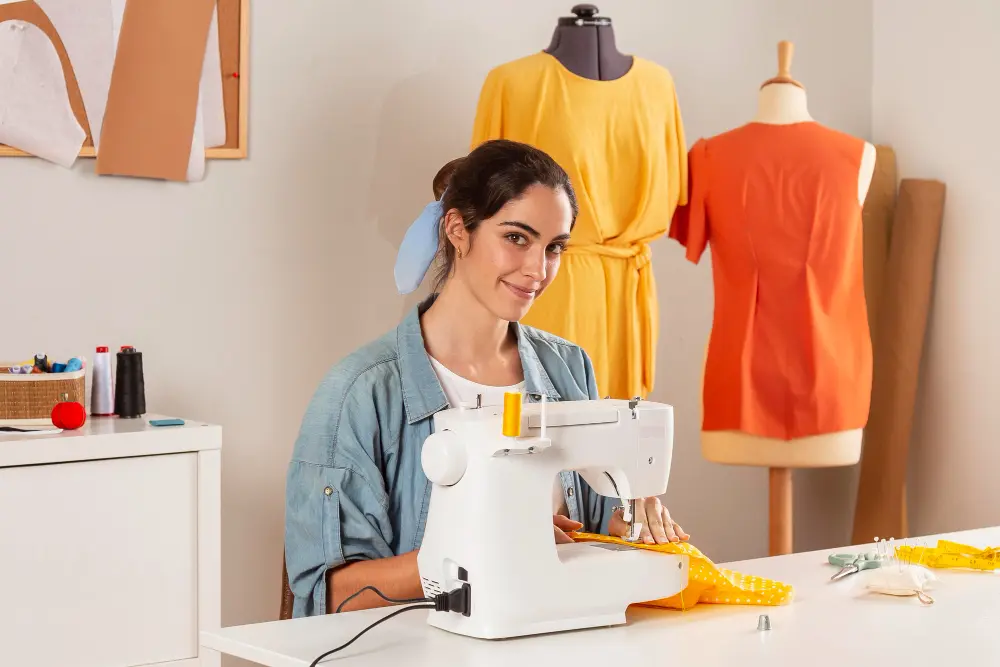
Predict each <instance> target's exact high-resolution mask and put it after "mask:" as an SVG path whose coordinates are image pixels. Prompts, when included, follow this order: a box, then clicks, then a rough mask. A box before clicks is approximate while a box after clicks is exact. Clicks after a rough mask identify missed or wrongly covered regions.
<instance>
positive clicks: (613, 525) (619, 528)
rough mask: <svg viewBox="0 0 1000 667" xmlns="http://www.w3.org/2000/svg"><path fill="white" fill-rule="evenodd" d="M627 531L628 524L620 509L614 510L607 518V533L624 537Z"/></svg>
mask: <svg viewBox="0 0 1000 667" xmlns="http://www.w3.org/2000/svg"><path fill="white" fill-rule="evenodd" d="M627 533H628V524H627V523H625V520H624V519H623V518H622V511H621V510H615V511H614V513H613V514H612V515H611V519H609V520H608V535H611V536H612V537H625V536H626V534H627Z"/></svg>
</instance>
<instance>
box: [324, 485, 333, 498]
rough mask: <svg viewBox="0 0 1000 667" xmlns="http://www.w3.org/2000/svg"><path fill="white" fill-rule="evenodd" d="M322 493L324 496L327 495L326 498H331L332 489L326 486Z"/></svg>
mask: <svg viewBox="0 0 1000 667" xmlns="http://www.w3.org/2000/svg"><path fill="white" fill-rule="evenodd" d="M323 493H325V494H326V495H328V496H332V495H333V489H331V488H330V487H329V486H328V487H326V488H325V489H323Z"/></svg>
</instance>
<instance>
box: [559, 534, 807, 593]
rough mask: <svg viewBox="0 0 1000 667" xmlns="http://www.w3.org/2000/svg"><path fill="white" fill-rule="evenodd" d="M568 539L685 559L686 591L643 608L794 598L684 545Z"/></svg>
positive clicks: (777, 585)
mask: <svg viewBox="0 0 1000 667" xmlns="http://www.w3.org/2000/svg"><path fill="white" fill-rule="evenodd" d="M570 537H572V538H573V539H574V540H576V541H577V542H607V543H612V544H628V545H629V546H632V547H634V548H636V549H648V550H650V551H659V552H660V553H666V554H680V555H686V556H688V586H687V588H685V589H684V590H683V591H681V592H680V593H678V594H677V595H674V596H672V597H669V598H663V599H662V600H649V601H647V602H644V603H643V604H642V606H644V607H667V608H668V609H682V610H683V609H690V608H691V607H693V606H695V605H696V604H699V603H701V604H736V605H746V604H749V605H762V606H767V607H776V606H779V605H783V604H787V603H789V602H791V601H792V599H793V598H794V597H795V590H794V589H793V588H792V586H791V585H789V584H784V583H781V582H780V581H774V580H772V579H765V578H764V577H758V576H756V575H752V574H750V575H747V574H740V573H739V572H734V571H732V570H727V569H725V568H720V567H719V566H717V565H716V564H715V563H713V562H712V561H711V560H709V559H708V558H707V557H706V556H705V555H704V554H703V553H701V552H700V551H698V549H697V548H695V546H694V545H693V544H689V543H688V542H667V543H666V544H643V543H641V542H639V543H630V542H626V541H625V540H623V539H621V538H619V537H609V536H607V535H597V534H592V533H570Z"/></svg>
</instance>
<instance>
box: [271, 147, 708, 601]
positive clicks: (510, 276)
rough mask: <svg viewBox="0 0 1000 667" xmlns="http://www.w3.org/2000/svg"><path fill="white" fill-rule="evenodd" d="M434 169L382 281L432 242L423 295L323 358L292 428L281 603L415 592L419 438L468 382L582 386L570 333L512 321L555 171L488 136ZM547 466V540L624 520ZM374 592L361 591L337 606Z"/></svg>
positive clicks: (582, 367) (656, 520) (531, 288)
mask: <svg viewBox="0 0 1000 667" xmlns="http://www.w3.org/2000/svg"><path fill="white" fill-rule="evenodd" d="M447 172H450V176H448V174H447ZM435 181H436V185H437V188H439V189H440V188H444V193H443V196H442V197H441V201H440V202H437V203H435V204H434V205H431V206H429V207H428V208H427V210H425V214H424V215H423V216H421V218H420V219H418V221H417V222H415V223H414V225H413V227H411V230H410V231H408V232H407V236H406V238H405V239H404V243H403V245H402V246H401V248H400V257H399V261H398V263H397V267H396V268H397V273H396V277H397V284H399V283H400V282H407V281H408V282H407V284H405V285H401V286H400V291H403V292H406V291H411V290H412V289H415V288H416V286H417V285H419V283H420V281H421V279H422V278H423V275H424V272H425V271H426V270H427V268H428V266H429V264H430V262H431V260H432V259H434V258H435V255H436V256H437V259H438V261H439V267H440V269H439V273H438V276H437V285H436V287H437V288H436V289H435V294H434V296H431V297H430V298H429V299H427V300H426V301H424V302H423V303H421V304H420V305H419V306H417V307H416V308H415V309H414V310H413V311H412V312H411V313H410V314H409V315H408V316H407V317H406V318H405V319H404V320H403V322H402V323H401V324H400V325H399V326H398V327H397V328H396V329H394V330H393V331H390V332H388V333H387V334H385V335H384V336H382V337H381V338H379V339H378V340H376V341H374V342H372V343H370V344H368V345H366V346H364V347H362V348H361V349H359V350H357V351H356V352H354V353H353V354H351V355H350V356H348V357H346V358H345V359H343V360H342V361H340V362H339V363H337V364H336V365H335V366H334V367H333V368H332V369H331V370H330V371H329V373H328V374H327V376H326V377H325V379H324V380H323V382H322V383H321V384H320V387H319V389H318V390H317V392H316V394H315V396H314V397H313V399H312V401H311V403H310V405H309V408H308V410H307V412H306V415H305V417H304V419H303V423H302V427H301V431H300V434H299V437H298V439H297V441H296V443H295V451H294V454H293V458H292V462H291V465H290V467H289V471H288V478H287V490H286V494H287V499H286V519H285V521H286V528H285V557H286V562H287V568H288V578H289V584H290V587H291V590H292V593H293V594H294V597H295V601H294V611H293V615H294V616H305V615H312V614H322V613H326V612H332V611H335V610H336V609H337V606H338V605H339V604H341V603H342V602H343V601H344V600H345V599H346V598H347V597H349V596H351V595H352V594H354V593H355V592H357V591H358V590H360V589H361V588H363V587H365V586H374V587H376V588H377V589H378V590H379V591H381V592H382V593H384V594H385V595H386V596H388V597H390V598H396V599H405V598H419V597H422V596H423V593H422V591H421V586H420V577H419V575H418V572H417V558H416V556H417V550H418V549H419V547H420V540H421V537H422V534H423V529H424V521H425V519H426V515H427V514H426V513H427V504H428V500H429V498H430V491H431V485H430V483H429V482H428V481H427V479H426V477H425V476H424V474H423V470H422V468H421V465H420V448H421V445H422V443H423V441H424V439H425V438H426V437H427V436H428V435H429V434H430V433H431V429H432V417H433V415H434V413H435V412H438V411H439V410H442V409H445V408H448V407H449V406H453V405H457V404H458V402H461V401H468V402H472V403H474V402H475V400H476V396H477V395H481V396H482V402H483V404H484V405H494V404H502V402H503V394H504V392H505V391H521V392H523V393H525V394H527V395H528V396H529V397H533V396H540V395H541V394H545V395H546V396H547V398H548V400H581V399H588V398H597V386H596V383H595V381H594V373H593V367H592V366H591V362H590V359H589V357H588V356H587V355H586V353H585V352H584V351H583V350H582V349H581V348H579V347H578V346H576V345H573V344H571V343H568V342H566V341H564V340H561V339H558V338H556V337H554V336H551V335H549V334H546V333H543V332H541V331H537V330H534V329H531V328H530V327H524V326H521V325H519V324H517V322H518V320H519V319H521V317H522V316H523V315H524V314H525V313H526V312H527V311H528V309H529V308H530V307H531V304H532V302H533V301H534V299H535V297H536V296H537V295H538V294H540V293H541V292H542V290H544V289H545V287H546V286H547V285H548V284H549V283H550V282H551V281H552V279H553V278H554V277H555V275H556V272H557V270H558V268H559V259H560V257H559V256H560V253H561V252H562V251H563V250H564V249H565V247H566V244H567V242H568V241H569V236H570V231H571V230H572V228H573V223H574V221H575V219H576V214H577V204H576V197H575V195H574V193H573V188H572V187H571V185H570V182H569V178H568V177H567V175H566V173H565V172H564V171H563V170H562V168H560V167H559V165H557V164H556V163H555V162H554V161H553V160H552V159H551V158H550V157H549V156H548V155H546V154H545V153H543V152H541V151H539V150H537V149H535V148H532V147H530V146H527V145H524V144H519V143H514V142H510V141H503V140H498V141H490V142H487V143H484V144H483V145H481V146H479V147H478V148H476V149H475V150H474V151H472V152H471V153H470V154H469V155H468V156H467V157H465V158H462V159H460V160H458V161H453V162H452V163H449V165H447V166H446V168H445V169H444V170H442V173H441V174H439V176H438V177H437V178H436V179H435ZM445 182H446V183H447V185H446V186H445ZM421 232H423V234H421ZM421 239H423V244H424V248H423V249H421V248H420V246H421ZM529 400H531V399H529ZM555 482H556V483H555V485H554V489H553V533H554V536H555V540H556V541H557V542H568V541H571V539H570V538H569V537H568V536H567V535H566V534H565V532H566V531H573V530H580V529H583V530H586V531H589V532H605V533H608V534H612V535H624V534H625V530H626V526H625V523H624V521H623V520H622V518H621V515H620V514H618V513H612V512H611V511H610V504H609V503H610V502H614V501H613V500H612V499H609V498H604V497H602V496H600V495H598V494H596V493H595V492H594V491H593V490H591V489H590V488H589V487H588V486H587V485H586V483H585V482H584V481H583V480H582V478H581V477H580V476H579V475H577V474H575V473H565V472H564V473H562V474H561V475H560V477H559V479H558V480H555ZM637 505H638V507H639V510H638V511H637V512H636V515H637V516H636V520H638V521H641V522H642V524H643V526H644V529H643V538H644V539H645V540H646V541H647V542H648V543H653V542H664V541H667V540H674V541H676V540H678V539H687V537H688V536H687V535H686V534H685V533H684V532H683V531H682V530H681V528H680V526H678V525H677V524H676V523H674V522H673V521H672V520H671V518H670V515H669V513H668V512H667V510H666V509H665V508H664V507H662V506H661V505H660V502H659V500H658V499H656V498H649V499H645V500H643V501H642V502H639V503H637ZM382 604H384V601H382V600H381V599H380V598H379V597H378V596H377V595H375V594H374V593H371V592H370V591H366V592H365V593H364V594H362V595H359V596H358V597H357V598H355V599H354V600H352V601H351V603H349V604H348V605H345V606H344V610H345V611H346V610H353V609H360V608H365V607H373V606H379V605H382Z"/></svg>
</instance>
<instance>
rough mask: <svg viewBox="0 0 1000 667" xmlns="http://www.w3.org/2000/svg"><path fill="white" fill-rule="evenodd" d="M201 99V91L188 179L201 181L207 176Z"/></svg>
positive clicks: (196, 110)
mask: <svg viewBox="0 0 1000 667" xmlns="http://www.w3.org/2000/svg"><path fill="white" fill-rule="evenodd" d="M201 100H202V95H201V93H200V92H199V93H198V104H197V106H196V107H195V117H194V135H193V136H192V137H191V153H190V154H189V155H188V168H187V180H188V181H200V180H202V179H204V178H205V123H204V118H203V114H202V104H201Z"/></svg>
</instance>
